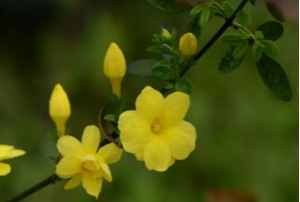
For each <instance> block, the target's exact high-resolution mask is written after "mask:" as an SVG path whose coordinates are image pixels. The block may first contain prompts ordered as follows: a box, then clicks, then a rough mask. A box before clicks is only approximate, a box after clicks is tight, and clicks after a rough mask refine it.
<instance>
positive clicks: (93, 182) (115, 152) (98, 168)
mask: <svg viewBox="0 0 300 202" xmlns="http://www.w3.org/2000/svg"><path fill="white" fill-rule="evenodd" d="M81 141H82V143H80V142H79V141H78V140H77V139H76V138H74V137H73V136H69V135H65V136H62V137H60V138H59V140H58V142H57V148H58V151H59V153H60V154H62V156H63V158H62V159H61V160H60V162H59V163H58V164H57V166H56V174H57V176H59V177H60V178H71V179H70V180H69V181H68V182H67V184H66V185H65V187H64V189H66V190H68V189H73V188H74V187H77V186H78V185H79V184H80V183H82V185H83V187H84V188H85V190H86V192H87V193H88V194H90V195H92V196H95V197H96V198H98V195H99V193H100V192H101V187H102V182H103V178H104V179H106V180H107V181H109V182H111V181H112V176H111V173H110V170H109V167H108V164H111V163H115V162H117V161H119V159H120V158H121V155H122V152H123V150H122V149H120V148H119V147H117V146H116V145H115V144H113V143H110V144H107V145H105V146H103V147H101V148H100V149H99V150H98V147H99V143H100V132H99V129H98V128H97V127H96V126H93V125H91V126H87V127H86V128H85V129H84V132H83V135H82V139H81ZM97 150H98V151H97Z"/></svg>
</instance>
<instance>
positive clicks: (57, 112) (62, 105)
mask: <svg viewBox="0 0 300 202" xmlns="http://www.w3.org/2000/svg"><path fill="white" fill-rule="evenodd" d="M49 114H50V117H51V118H52V120H53V121H54V123H55V125H56V128H57V130H58V132H60V133H63V134H64V133H65V129H66V122H67V120H68V118H69V116H70V115H71V107H70V102H69V99H68V96H67V94H66V92H65V91H64V89H63V88H62V86H61V85H60V84H56V85H55V87H54V89H53V91H52V94H51V97H50V101H49Z"/></svg>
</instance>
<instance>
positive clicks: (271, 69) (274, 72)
mask: <svg viewBox="0 0 300 202" xmlns="http://www.w3.org/2000/svg"><path fill="white" fill-rule="evenodd" d="M256 67H257V70H258V72H259V74H260V76H261V78H262V79H263V82H264V83H265V84H266V86H267V87H268V88H269V89H270V90H271V91H272V92H273V93H274V94H275V95H276V96H277V97H278V98H280V99H281V100H283V101H290V100H291V98H292V90H291V86H290V83H289V80H288V78H287V76H286V74H285V72H284V70H283V69H282V67H281V66H280V64H278V63H277V62H276V61H275V60H274V59H272V58H270V57H268V56H266V55H265V54H263V55H262V57H261V59H260V60H259V61H258V62H257V63H256Z"/></svg>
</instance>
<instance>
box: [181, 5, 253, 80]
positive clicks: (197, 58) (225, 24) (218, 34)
mask: <svg viewBox="0 0 300 202" xmlns="http://www.w3.org/2000/svg"><path fill="white" fill-rule="evenodd" d="M247 2H248V0H242V1H241V3H240V4H239V6H238V7H237V8H236V9H235V11H234V13H233V14H232V15H231V16H230V18H228V19H226V21H225V22H224V24H223V25H222V27H221V28H220V29H219V30H218V32H217V33H216V34H215V35H214V36H213V37H212V38H211V39H210V40H209V42H208V43H207V44H206V45H205V46H204V47H203V48H202V49H201V50H200V51H199V52H198V53H197V54H196V55H195V56H194V58H193V60H194V61H198V60H199V59H200V58H201V57H202V56H203V55H204V53H206V51H207V50H208V49H209V48H210V47H211V46H212V45H213V44H214V43H215V42H216V41H217V39H219V38H220V36H221V35H222V34H223V33H224V32H225V31H226V30H227V28H228V27H230V26H231V25H232V21H233V20H234V19H235V17H236V14H237V13H238V12H239V11H240V10H242V9H243V8H244V6H245V5H246V4H247ZM189 69H190V67H189V66H186V67H185V68H183V70H182V72H181V73H180V77H182V76H183V75H184V74H185V73H186V72H187V71H188V70H189Z"/></svg>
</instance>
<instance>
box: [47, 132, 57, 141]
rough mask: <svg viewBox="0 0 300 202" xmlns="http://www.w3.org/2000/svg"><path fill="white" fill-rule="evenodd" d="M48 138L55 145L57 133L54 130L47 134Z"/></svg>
mask: <svg viewBox="0 0 300 202" xmlns="http://www.w3.org/2000/svg"><path fill="white" fill-rule="evenodd" d="M48 135H49V137H50V138H51V139H52V141H53V142H54V143H57V140H58V131H57V130H56V129H55V130H53V131H51V132H48Z"/></svg>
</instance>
